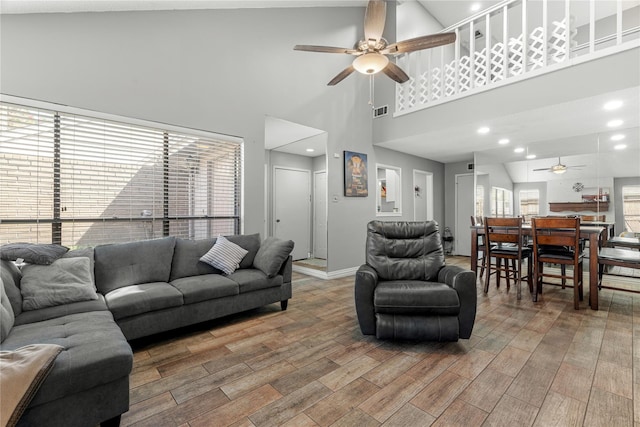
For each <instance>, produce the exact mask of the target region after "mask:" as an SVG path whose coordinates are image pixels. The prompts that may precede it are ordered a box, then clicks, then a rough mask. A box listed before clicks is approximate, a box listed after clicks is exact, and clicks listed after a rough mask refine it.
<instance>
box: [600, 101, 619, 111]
mask: <svg viewBox="0 0 640 427" xmlns="http://www.w3.org/2000/svg"><path fill="white" fill-rule="evenodd" d="M620 107H622V101H620V100H619V99H616V100H613V101H609V102H607V103H606V104H604V109H605V110H609V111H611V110H617V109H618V108H620Z"/></svg>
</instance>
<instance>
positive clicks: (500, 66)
mask: <svg viewBox="0 0 640 427" xmlns="http://www.w3.org/2000/svg"><path fill="white" fill-rule="evenodd" d="M502 79H504V44H503V43H496V44H494V45H493V47H492V48H491V82H492V83H493V82H499V81H500V80H502Z"/></svg>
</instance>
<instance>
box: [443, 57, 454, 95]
mask: <svg viewBox="0 0 640 427" xmlns="http://www.w3.org/2000/svg"><path fill="white" fill-rule="evenodd" d="M455 94H456V64H455V61H452V62H451V63H449V64H446V65H445V66H444V96H445V97H447V96H451V95H455Z"/></svg>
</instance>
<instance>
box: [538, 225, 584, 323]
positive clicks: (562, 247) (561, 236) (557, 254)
mask: <svg viewBox="0 0 640 427" xmlns="http://www.w3.org/2000/svg"><path fill="white" fill-rule="evenodd" d="M531 234H532V240H533V256H534V264H535V267H534V280H533V281H534V289H533V301H534V302H535V301H538V293H542V284H543V282H544V278H545V277H547V278H556V279H560V280H561V283H560V284H558V283H554V282H544V283H545V284H549V285H560V286H562V288H564V287H565V284H566V281H567V280H568V279H571V280H573V306H574V308H575V309H576V310H577V309H578V308H579V301H582V299H583V291H582V284H583V277H582V276H583V274H582V266H583V262H582V260H583V255H582V247H581V244H580V218H561V217H540V218H533V219H532V220H531ZM545 263H547V264H559V265H560V274H557V273H556V272H554V271H551V272H550V271H545V270H544V264H545ZM567 266H573V274H571V275H569V274H568V273H567V269H566V267H567Z"/></svg>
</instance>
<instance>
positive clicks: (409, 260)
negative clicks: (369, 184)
mask: <svg viewBox="0 0 640 427" xmlns="http://www.w3.org/2000/svg"><path fill="white" fill-rule="evenodd" d="M366 262H367V264H368V265H369V266H371V267H373V268H374V269H375V270H376V272H377V273H378V276H379V278H380V279H382V280H426V281H436V280H437V278H438V272H439V271H440V269H441V268H442V267H444V265H445V263H444V251H443V249H442V240H441V238H440V232H439V231H438V223H437V222H435V221H417V222H407V221H371V222H370V223H369V224H367V247H366Z"/></svg>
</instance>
